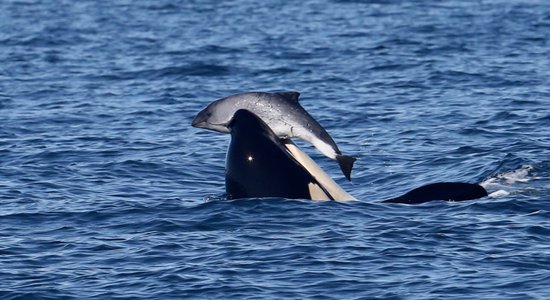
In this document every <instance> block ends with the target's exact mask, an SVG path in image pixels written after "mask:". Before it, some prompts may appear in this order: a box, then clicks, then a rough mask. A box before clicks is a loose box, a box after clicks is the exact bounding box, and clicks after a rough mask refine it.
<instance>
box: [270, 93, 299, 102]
mask: <svg viewBox="0 0 550 300" xmlns="http://www.w3.org/2000/svg"><path fill="white" fill-rule="evenodd" d="M275 94H277V95H279V96H281V97H283V98H285V99H288V100H290V101H294V102H298V101H299V100H298V98H300V93H298V92H296V91H290V92H279V93H275Z"/></svg>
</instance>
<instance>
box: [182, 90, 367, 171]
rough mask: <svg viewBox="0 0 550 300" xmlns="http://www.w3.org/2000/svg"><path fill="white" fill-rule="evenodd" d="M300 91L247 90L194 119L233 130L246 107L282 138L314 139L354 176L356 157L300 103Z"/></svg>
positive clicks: (218, 128)
mask: <svg viewBox="0 0 550 300" xmlns="http://www.w3.org/2000/svg"><path fill="white" fill-rule="evenodd" d="M299 97H300V93H298V92H294V91H291V92H280V93H267V92H246V93H239V94H235V95H231V96H228V97H225V98H222V99H218V100H216V101H214V102H212V103H210V104H209V105H208V106H207V107H206V108H205V109H203V110H202V111H200V112H199V113H198V114H197V116H196V117H195V118H194V119H193V122H192V125H193V126H194V127H198V128H205V129H210V130H214V131H218V132H223V133H229V132H230V130H229V129H228V125H229V122H230V121H231V119H232V118H233V115H234V114H235V112H236V111H237V110H239V109H246V110H248V111H250V112H252V113H254V114H255V115H257V116H258V117H259V118H261V119H262V121H264V122H265V123H266V124H267V125H268V126H269V127H270V128H271V130H273V132H274V133H275V134H276V135H277V136H278V137H279V138H282V139H289V138H300V139H303V140H305V141H307V142H309V143H311V144H312V145H313V146H315V148H317V149H318V150H319V151H320V152H321V153H322V154H323V155H325V156H327V157H329V158H331V159H335V160H336V161H337V162H338V164H339V165H340V169H341V170H342V172H343V173H344V176H345V177H346V178H347V179H348V180H351V169H352V168H353V163H354V162H355V160H356V159H355V158H354V157H351V156H347V155H343V154H342V152H340V149H338V146H336V143H335V142H334V140H333V139H332V137H331V136H330V135H329V134H328V133H327V131H326V130H325V129H324V128H323V127H322V126H321V125H320V124H319V123H318V122H317V121H316V120H315V119H314V118H313V117H312V116H311V115H310V114H309V113H308V112H307V111H306V110H305V109H304V108H303V107H302V106H301V105H300V103H299V102H298V98H299Z"/></svg>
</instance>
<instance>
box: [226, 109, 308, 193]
mask: <svg viewBox="0 0 550 300" xmlns="http://www.w3.org/2000/svg"><path fill="white" fill-rule="evenodd" d="M228 128H229V129H230V131H231V143H230V144H229V149H228V151H227V158H226V171H225V189H226V193H227V196H228V198H230V199H240V198H260V197H281V198H288V199H310V198H311V196H310V193H309V188H308V184H309V183H311V182H313V183H316V184H318V183H317V181H316V180H315V178H313V176H312V175H311V174H310V173H309V172H308V171H307V170H306V169H305V168H304V167H303V166H302V165H301V164H299V163H298V162H297V161H296V159H294V157H293V156H292V155H290V154H289V153H288V152H287V151H286V149H285V148H284V146H283V141H282V140H280V139H279V137H277V136H276V135H275V133H273V131H272V130H271V128H269V126H267V125H266V124H265V123H264V122H263V121H262V120H261V119H260V118H258V117H257V116H256V115H255V114H253V113H252V112H250V111H248V110H244V109H241V110H238V111H237V112H235V114H234V116H233V119H232V120H231V122H230V123H229V126H228Z"/></svg>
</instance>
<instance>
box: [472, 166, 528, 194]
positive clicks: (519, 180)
mask: <svg viewBox="0 0 550 300" xmlns="http://www.w3.org/2000/svg"><path fill="white" fill-rule="evenodd" d="M531 170H533V166H531V165H523V166H521V167H520V168H519V169H517V170H513V171H508V172H504V173H500V174H497V175H495V176H493V177H491V178H487V179H486V180H484V181H483V182H481V183H480V185H481V186H482V187H484V188H485V189H486V190H493V191H494V192H491V193H489V197H503V196H507V195H510V191H509V190H515V189H517V187H514V185H516V184H524V183H528V182H529V181H530V180H531V179H536V178H534V177H532V176H530V173H531Z"/></svg>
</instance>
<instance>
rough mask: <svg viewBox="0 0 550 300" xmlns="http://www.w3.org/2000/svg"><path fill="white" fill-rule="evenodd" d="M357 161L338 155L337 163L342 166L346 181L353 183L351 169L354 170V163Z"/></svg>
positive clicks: (353, 158)
mask: <svg viewBox="0 0 550 300" xmlns="http://www.w3.org/2000/svg"><path fill="white" fill-rule="evenodd" d="M356 160H357V159H356V158H355V157H351V156H347V155H342V154H337V155H336V161H338V164H339V165H340V169H341V170H342V173H344V176H346V179H347V180H349V181H351V169H352V168H353V163H354V162H355V161H356Z"/></svg>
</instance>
